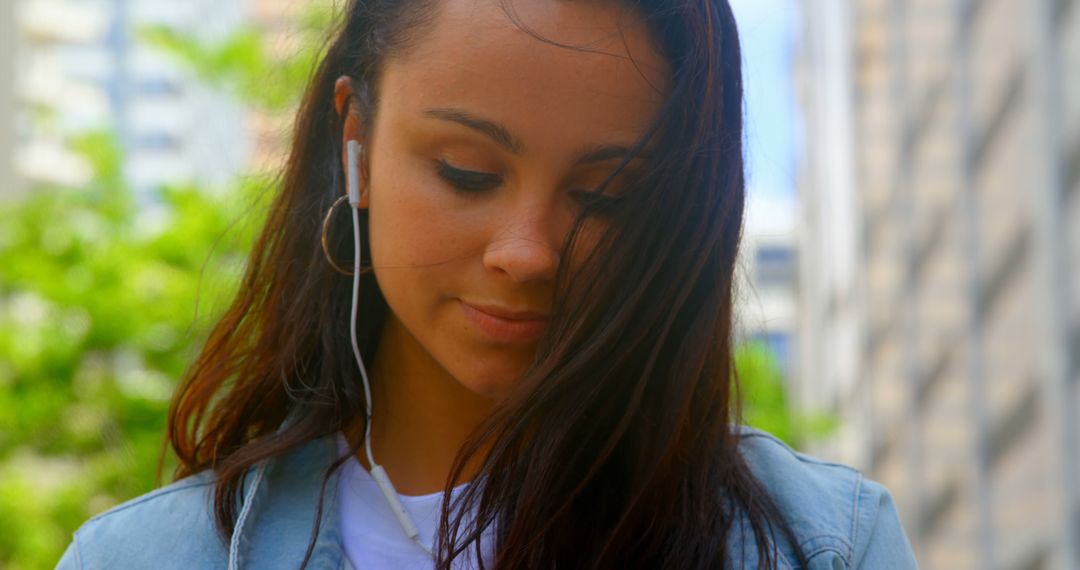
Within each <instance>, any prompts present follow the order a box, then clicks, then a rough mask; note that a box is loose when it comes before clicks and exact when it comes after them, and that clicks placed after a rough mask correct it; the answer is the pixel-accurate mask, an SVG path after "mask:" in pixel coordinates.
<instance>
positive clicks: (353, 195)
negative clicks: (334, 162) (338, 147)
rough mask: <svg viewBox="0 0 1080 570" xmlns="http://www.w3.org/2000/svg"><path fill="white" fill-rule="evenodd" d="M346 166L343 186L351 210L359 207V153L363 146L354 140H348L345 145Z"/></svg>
mask: <svg viewBox="0 0 1080 570" xmlns="http://www.w3.org/2000/svg"><path fill="white" fill-rule="evenodd" d="M345 146H346V153H345V154H346V166H347V170H346V173H345V185H346V187H347V190H348V193H349V204H350V205H351V206H352V207H353V208H358V207H360V194H361V193H362V192H361V190H360V183H361V180H360V153H361V152H362V151H363V148H364V147H363V146H362V145H361V144H360V143H359V142H358V141H356V140H355V139H349V140H348V142H347V143H346V145H345Z"/></svg>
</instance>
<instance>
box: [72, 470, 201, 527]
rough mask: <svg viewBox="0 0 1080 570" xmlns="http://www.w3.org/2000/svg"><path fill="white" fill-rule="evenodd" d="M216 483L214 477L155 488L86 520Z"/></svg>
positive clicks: (104, 516)
mask: <svg viewBox="0 0 1080 570" xmlns="http://www.w3.org/2000/svg"><path fill="white" fill-rule="evenodd" d="M214 483H215V481H214V480H212V479H211V480H197V481H189V482H186V483H183V484H176V485H172V486H168V487H162V488H160V489H155V490H153V491H151V492H149V493H147V494H145V495H143V496H141V497H137V498H135V499H132V500H131V501H128V502H125V503H121V504H119V505H116V506H115V507H113V508H111V509H109V510H107V511H105V512H103V513H99V514H97V515H94V516H93V517H91V518H90V519H89V520H88V521H86V522H87V524H89V523H92V522H94V521H97V520H99V519H104V518H106V517H108V516H110V515H114V514H117V513H121V512H123V511H126V510H128V509H130V508H133V507H136V506H139V505H141V504H143V503H146V502H149V501H153V500H154V499H157V498H159V497H164V496H166V495H171V494H173V493H175V492H177V491H183V490H185V489H191V488H194V487H206V486H212V485H213V484H214ZM80 530H81V529H80Z"/></svg>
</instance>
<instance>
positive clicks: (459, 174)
mask: <svg viewBox="0 0 1080 570" xmlns="http://www.w3.org/2000/svg"><path fill="white" fill-rule="evenodd" d="M436 163H437V165H436V171H437V172H438V175H439V177H440V178H442V179H443V180H445V181H446V182H447V183H449V184H450V186H451V187H452V188H453V189H454V191H455V192H457V193H458V194H462V195H466V196H476V195H478V194H480V193H483V192H486V191H488V190H491V189H492V188H495V187H496V186H498V185H499V184H500V183H502V178H501V177H500V176H499V175H498V174H489V173H487V172H474V171H472V170H462V169H460V168H455V167H453V166H450V164H449V163H447V162H446V161H444V160H436ZM570 194H571V195H572V196H574V198H575V199H577V200H578V202H579V203H581V204H582V205H583V206H585V207H588V208H593V209H595V210H596V211H597V212H601V213H602V212H605V211H607V210H609V209H611V208H613V207H615V206H616V205H618V204H619V203H620V202H621V201H622V198H618V197H612V196H607V195H604V194H601V193H599V192H596V191H594V190H582V189H573V190H571V191H570Z"/></svg>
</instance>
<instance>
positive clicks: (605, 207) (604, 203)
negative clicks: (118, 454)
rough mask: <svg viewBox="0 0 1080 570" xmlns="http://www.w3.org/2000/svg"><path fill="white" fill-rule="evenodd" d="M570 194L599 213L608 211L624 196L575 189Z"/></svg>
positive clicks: (592, 210)
mask: <svg viewBox="0 0 1080 570" xmlns="http://www.w3.org/2000/svg"><path fill="white" fill-rule="evenodd" d="M570 195H571V196H572V197H573V198H574V200H577V202H578V204H580V205H581V206H582V207H583V208H585V209H587V210H590V211H591V212H595V213H598V214H605V213H608V212H610V211H611V210H612V209H614V208H615V207H616V206H618V205H619V202H622V198H619V197H615V196H608V195H606V194H604V193H602V192H599V191H597V190H583V189H574V190H571V191H570Z"/></svg>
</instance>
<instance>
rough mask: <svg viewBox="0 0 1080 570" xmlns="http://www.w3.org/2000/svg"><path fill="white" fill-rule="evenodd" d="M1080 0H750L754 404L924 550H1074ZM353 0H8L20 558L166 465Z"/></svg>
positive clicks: (1046, 560)
mask: <svg viewBox="0 0 1080 570" xmlns="http://www.w3.org/2000/svg"><path fill="white" fill-rule="evenodd" d="M1078 4H1080V0H846V1H841V0H802V1H801V2H800V1H797V0H732V5H733V7H734V8H735V10H736V16H737V19H738V20H739V24H740V28H741V33H742V40H743V44H744V50H745V54H744V60H745V75H746V84H747V125H748V134H747V141H748V150H747V153H748V168H749V171H750V172H749V180H750V187H749V196H750V202H749V206H748V213H747V220H746V224H747V225H746V234H745V238H744V242H743V244H742V245H743V250H742V253H741V258H740V267H739V271H740V273H739V277H740V284H741V285H740V289H739V299H740V304H739V313H738V315H737V319H738V324H739V338H740V344H739V349H738V354H737V362H736V365H737V368H738V371H739V375H740V377H741V379H742V381H743V383H744V385H745V390H746V398H747V405H746V420H747V422H748V423H750V424H752V425H756V426H758V427H762V428H763V429H767V430H769V431H772V432H774V433H776V434H777V435H779V436H780V437H782V438H783V439H785V440H786V441H788V442H790V443H791V444H792V445H794V446H796V447H797V448H799V449H802V450H805V451H808V452H810V453H812V454H814V455H818V456H820V457H823V458H826V459H831V460H836V461H841V462H844V463H848V464H851V465H853V466H855V467H858V468H859V469H861V470H863V471H864V472H865V473H866V474H867V475H868V476H869V477H872V478H874V479H876V480H879V481H881V482H882V483H884V484H885V485H886V486H888V487H889V489H890V490H891V491H892V492H893V495H894V497H895V499H896V501H897V503H898V505H899V507H900V511H901V517H902V519H903V522H904V525H905V528H906V529H907V532H908V535H909V537H910V539H911V541H912V544H913V546H914V547H915V549H916V552H917V555H918V557H919V561H920V565H921V567H923V568H929V569H954V568H955V569H966V568H971V569H980V570H981V569H1004V570H1012V569H1016V570H1029V569H1030V570H1036V569H1044V568H1045V569H1055V570H1056V569H1073V570H1075V569H1080V420H1078V419H1077V412H1078V411H1080V295H1078V294H1077V292H1076V290H1077V286H1078V285H1080V197H1078V195H1080V190H1078V187H1080V7H1078V6H1077V5H1078ZM338 5H339V3H338V2H331V1H330V0H214V1H210V0H183V1H181V0H5V1H2V2H0V568H11V569H23V568H51V567H52V566H53V565H54V564H55V562H56V560H57V559H58V558H59V556H60V553H61V552H62V550H63V548H64V547H65V546H66V545H67V543H68V542H69V540H70V536H71V532H72V531H73V530H74V529H75V528H77V527H78V525H79V524H81V523H82V522H83V521H84V520H85V519H86V518H88V517H90V516H92V515H94V514H96V513H99V512H101V511H103V510H105V509H107V508H109V507H111V506H113V505H115V504H117V503H119V502H122V501H124V500H126V499H129V498H131V497H134V496H136V495H138V494H141V493H144V492H146V491H149V490H151V489H152V488H154V487H155V486H156V485H155V475H156V472H157V469H158V467H159V466H158V457H159V454H160V452H161V449H162V447H161V445H162V436H163V434H164V419H165V411H166V409H167V405H168V399H169V397H170V395H171V391H172V389H173V386H174V385H175V381H176V380H177V378H179V377H180V375H181V374H182V372H183V370H184V367H185V365H186V364H187V363H188V362H190V360H191V359H192V358H193V357H194V355H195V353H196V351H197V350H198V347H199V345H200V343H201V342H202V340H203V339H204V338H205V334H206V332H207V330H208V327H209V326H210V325H211V324H212V323H213V320H214V317H215V315H216V314H218V312H219V311H220V310H221V309H222V308H223V305H224V303H226V302H227V301H228V299H229V296H230V295H231V293H232V291H233V289H234V287H235V285H236V280H237V278H238V276H239V275H240V272H241V271H242V269H243V263H244V256H245V253H246V251H247V249H248V247H249V246H250V243H251V241H252V238H253V233H254V232H255V231H257V229H258V228H259V225H260V222H261V220H262V218H263V215H264V209H265V206H266V204H267V201H268V200H269V198H270V197H271V196H272V195H273V192H274V188H275V184H276V182H275V179H274V175H275V173H276V169H277V168H278V167H279V166H280V165H281V162H282V160H283V158H284V153H285V152H287V149H288V144H289V128H290V126H291V123H290V121H291V118H292V113H293V110H294V109H295V105H296V103H297V99H298V97H299V95H300V92H301V90H302V89H303V86H304V82H305V80H306V78H307V75H308V73H309V71H310V69H311V66H312V63H313V62H314V61H315V60H316V58H317V57H318V54H319V50H320V49H321V48H322V40H323V38H324V34H325V31H326V29H327V26H328V22H330V21H331V18H333V9H334V8H335V7H336V6H338ZM172 466H173V463H172V462H171V461H170V459H169V458H168V457H167V456H166V458H165V461H164V463H163V465H161V468H162V472H163V481H164V482H167V481H169V479H170V477H169V473H170V472H171V468H172Z"/></svg>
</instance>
